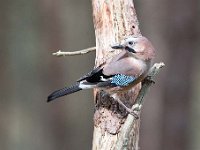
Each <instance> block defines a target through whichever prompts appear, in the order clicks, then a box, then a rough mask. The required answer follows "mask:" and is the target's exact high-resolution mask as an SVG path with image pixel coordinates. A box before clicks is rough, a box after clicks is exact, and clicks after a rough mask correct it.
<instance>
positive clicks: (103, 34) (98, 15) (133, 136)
mask: <svg viewBox="0 0 200 150" xmlns="http://www.w3.org/2000/svg"><path fill="white" fill-rule="evenodd" d="M93 17H94V18H93V19H94V27H95V34H96V66H98V65H100V64H102V63H103V62H105V61H106V60H107V59H109V58H111V57H112V56H113V55H116V54H117V53H119V52H120V51H118V50H115V51H112V49H111V47H110V45H111V44H113V43H116V42H119V41H121V40H122V39H124V38H125V37H127V36H129V35H135V36H138V35H140V30H139V27H138V20H137V16H136V12H135V8H134V4H133V1H132V0H114V1H113V0H110V1H106V0H93ZM140 88H141V84H140V83H139V84H138V85H136V86H135V87H134V88H133V89H132V90H131V91H129V92H128V93H124V94H122V95H121V100H122V101H123V102H124V103H125V104H126V105H127V106H129V107H131V106H132V105H133V103H134V101H135V99H136V97H137V95H138V92H139V90H140ZM94 97H95V108H96V109H95V113H94V133H93V150H108V149H109V150H111V149H121V148H118V147H117V146H116V145H117V143H118V142H119V141H118V138H119V135H120V132H121V129H122V128H123V126H124V122H125V120H126V118H127V113H126V111H125V110H124V109H123V108H122V107H121V106H119V105H118V103H116V102H115V101H114V100H113V99H111V98H110V97H109V96H108V95H106V94H105V93H103V92H102V91H98V90H95V92H94ZM139 125H140V119H138V120H136V121H135V122H134V124H133V125H132V130H131V131H130V133H129V137H130V138H128V139H127V140H126V142H125V143H124V147H123V149H128V150H129V149H133V150H137V149H138V141H139Z"/></svg>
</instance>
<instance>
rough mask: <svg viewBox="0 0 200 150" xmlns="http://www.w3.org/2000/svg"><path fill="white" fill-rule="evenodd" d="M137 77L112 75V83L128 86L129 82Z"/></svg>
mask: <svg viewBox="0 0 200 150" xmlns="http://www.w3.org/2000/svg"><path fill="white" fill-rule="evenodd" d="M134 80H135V78H134V77H133V76H126V75H124V74H116V75H115V76H113V77H112V81H111V83H112V84H115V85H117V86H128V85H129V83H131V82H133V81H134Z"/></svg>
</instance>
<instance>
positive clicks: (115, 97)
mask: <svg viewBox="0 0 200 150" xmlns="http://www.w3.org/2000/svg"><path fill="white" fill-rule="evenodd" d="M112 97H113V99H114V100H116V101H117V102H118V103H119V104H120V105H121V106H122V107H123V108H124V109H126V111H127V112H128V113H130V114H131V115H132V116H134V117H135V118H136V119H138V118H139V116H138V114H137V113H136V112H135V109H130V108H128V107H127V106H126V105H125V104H124V103H123V102H122V101H121V100H120V99H119V97H118V96H117V95H115V94H113V95H112ZM137 108H138V107H137Z"/></svg>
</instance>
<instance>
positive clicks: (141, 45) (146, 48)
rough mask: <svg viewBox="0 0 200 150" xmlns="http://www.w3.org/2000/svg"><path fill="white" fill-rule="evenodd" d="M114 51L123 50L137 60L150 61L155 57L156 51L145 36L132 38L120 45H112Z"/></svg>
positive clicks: (126, 39)
mask: <svg viewBox="0 0 200 150" xmlns="http://www.w3.org/2000/svg"><path fill="white" fill-rule="evenodd" d="M111 47H112V48H113V49H122V50H126V51H128V52H129V53H131V54H132V55H133V56H134V57H135V58H138V59H143V60H149V59H152V58H153V57H154V55H155V50H154V47H153V45H152V44H151V42H150V41H149V40H148V39H147V38H145V37H144V36H138V37H134V36H130V37H127V38H125V39H124V40H122V41H121V42H120V43H117V44H113V45H111Z"/></svg>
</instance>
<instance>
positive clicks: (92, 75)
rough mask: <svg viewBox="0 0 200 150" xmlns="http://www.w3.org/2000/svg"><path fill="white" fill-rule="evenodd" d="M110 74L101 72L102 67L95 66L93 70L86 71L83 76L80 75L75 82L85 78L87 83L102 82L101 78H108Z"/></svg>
mask: <svg viewBox="0 0 200 150" xmlns="http://www.w3.org/2000/svg"><path fill="white" fill-rule="evenodd" d="M110 77H112V76H106V75H104V74H103V68H102V67H101V66H100V67H97V68H95V69H94V70H92V71H91V72H89V73H87V74H86V75H84V76H83V77H81V78H80V79H78V80H77V82H80V81H83V80H86V81H87V82H89V83H98V82H103V81H102V80H101V79H102V78H104V79H108V78H110Z"/></svg>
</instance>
